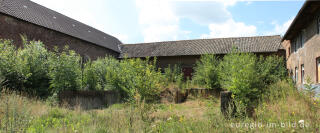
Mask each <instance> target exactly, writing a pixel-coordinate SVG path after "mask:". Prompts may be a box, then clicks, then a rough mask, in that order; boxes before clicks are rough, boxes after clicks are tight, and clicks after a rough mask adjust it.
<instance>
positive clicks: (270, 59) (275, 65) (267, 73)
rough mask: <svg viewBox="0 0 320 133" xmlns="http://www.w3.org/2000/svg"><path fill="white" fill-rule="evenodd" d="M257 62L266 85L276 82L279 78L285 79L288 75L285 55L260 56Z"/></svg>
mask: <svg viewBox="0 0 320 133" xmlns="http://www.w3.org/2000/svg"><path fill="white" fill-rule="evenodd" d="M257 64H258V66H257V69H258V71H259V75H260V77H261V80H262V81H263V82H264V85H265V86H268V85H271V84H274V83H276V82H277V81H279V80H284V79H286V78H287V76H288V74H287V69H286V66H285V65H286V63H285V60H284V58H283V57H280V56H276V55H271V56H267V57H263V56H260V58H259V60H258V62H257Z"/></svg>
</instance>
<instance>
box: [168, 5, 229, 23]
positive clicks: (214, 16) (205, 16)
mask: <svg viewBox="0 0 320 133" xmlns="http://www.w3.org/2000/svg"><path fill="white" fill-rule="evenodd" d="M173 6H174V12H175V13H176V15H177V17H180V18H187V19H191V20H192V21H194V22H196V23H198V24H204V25H208V24H210V23H213V22H216V23H222V22H225V21H226V20H228V19H229V18H231V17H232V16H231V13H230V12H229V11H228V10H227V6H225V5H224V3H222V2H217V1H178V2H173ZM213 7H214V8H213Z"/></svg>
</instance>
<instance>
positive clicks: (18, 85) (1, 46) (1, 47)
mask: <svg viewBox="0 0 320 133" xmlns="http://www.w3.org/2000/svg"><path fill="white" fill-rule="evenodd" d="M20 59H21V58H19V57H18V52H17V49H16V48H15V46H14V45H13V43H12V41H10V40H0V77H1V79H2V81H1V86H2V87H6V88H8V89H13V90H17V91H23V90H24V86H23V83H24V81H25V79H26V77H25V75H24V74H23V69H22V68H23V67H22V66H23V64H22V61H21V60H20Z"/></svg>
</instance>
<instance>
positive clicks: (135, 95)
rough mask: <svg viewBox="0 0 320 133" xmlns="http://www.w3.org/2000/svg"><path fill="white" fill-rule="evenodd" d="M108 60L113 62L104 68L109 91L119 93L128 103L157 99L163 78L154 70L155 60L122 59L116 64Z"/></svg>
mask: <svg viewBox="0 0 320 133" xmlns="http://www.w3.org/2000/svg"><path fill="white" fill-rule="evenodd" d="M108 60H109V61H110V62H113V63H109V64H110V65H108V66H106V67H107V74H106V79H107V85H108V87H109V88H110V89H113V90H117V91H119V92H120V94H121V96H122V97H124V98H126V99H127V100H129V101H132V100H137V99H139V100H146V102H152V101H156V100H158V99H159V94H160V92H161V88H162V85H163V76H162V74H161V72H160V70H158V69H157V68H156V65H155V63H156V59H154V61H150V60H149V58H146V59H144V60H142V59H139V58H137V59H123V60H121V61H119V62H118V63H117V61H115V60H114V59H112V58H111V59H108Z"/></svg>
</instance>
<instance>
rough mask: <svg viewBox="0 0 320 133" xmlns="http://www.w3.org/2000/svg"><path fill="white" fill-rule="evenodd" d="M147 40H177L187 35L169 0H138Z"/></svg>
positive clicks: (141, 21)
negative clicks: (181, 27) (180, 25)
mask: <svg viewBox="0 0 320 133" xmlns="http://www.w3.org/2000/svg"><path fill="white" fill-rule="evenodd" d="M136 5H137V7H138V11H139V24H140V25H141V28H142V34H143V36H144V41H145V42H154V41H168V40H177V39H178V38H182V37H183V36H185V35H187V34H188V32H185V31H183V30H181V29H180V27H179V17H177V16H176V14H175V13H174V11H173V7H172V3H170V1H169V0H136Z"/></svg>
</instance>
